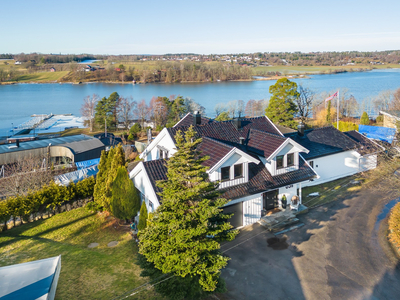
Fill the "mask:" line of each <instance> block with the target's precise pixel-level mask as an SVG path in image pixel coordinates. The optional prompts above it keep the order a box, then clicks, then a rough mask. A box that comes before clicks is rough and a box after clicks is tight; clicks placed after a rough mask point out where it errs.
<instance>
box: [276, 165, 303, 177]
mask: <svg viewBox="0 0 400 300" xmlns="http://www.w3.org/2000/svg"><path fill="white" fill-rule="evenodd" d="M298 169H299V166H298V165H293V166H289V167H284V168H279V169H276V170H275V173H274V176H276V175H282V174H286V173H289V172H293V171H296V170H298Z"/></svg>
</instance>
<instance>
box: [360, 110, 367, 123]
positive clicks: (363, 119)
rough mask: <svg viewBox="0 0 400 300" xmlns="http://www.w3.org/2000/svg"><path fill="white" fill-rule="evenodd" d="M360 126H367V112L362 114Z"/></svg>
mask: <svg viewBox="0 0 400 300" xmlns="http://www.w3.org/2000/svg"><path fill="white" fill-rule="evenodd" d="M360 124H361V125H369V117H368V114H367V112H365V111H364V112H363V114H362V116H361V119H360Z"/></svg>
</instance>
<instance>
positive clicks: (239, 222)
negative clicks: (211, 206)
mask: <svg viewBox="0 0 400 300" xmlns="http://www.w3.org/2000/svg"><path fill="white" fill-rule="evenodd" d="M223 210H224V214H233V216H232V217H231V218H230V219H228V221H229V222H230V223H231V225H232V226H233V227H241V226H243V202H239V203H236V204H232V205H228V206H225V207H224V208H223Z"/></svg>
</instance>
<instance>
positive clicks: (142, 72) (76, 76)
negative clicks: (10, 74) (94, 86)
mask: <svg viewBox="0 0 400 300" xmlns="http://www.w3.org/2000/svg"><path fill="white" fill-rule="evenodd" d="M251 78H252V70H251V68H249V67H247V66H240V65H232V64H228V63H222V62H216V63H212V64H206V63H201V62H158V63H157V64H156V67H155V68H148V67H147V66H143V68H141V69H139V68H135V67H133V66H129V67H125V66H124V65H119V66H116V65H108V66H107V67H106V68H98V69H95V70H93V71H90V72H87V71H85V70H84V68H75V70H74V71H73V72H71V74H70V75H69V76H67V77H65V78H64V79H63V80H64V81H112V82H118V81H119V82H126V81H133V80H134V81H136V82H142V83H150V82H165V83H175V82H191V81H195V82H213V81H227V80H243V79H251Z"/></svg>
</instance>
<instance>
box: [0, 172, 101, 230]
mask: <svg viewBox="0 0 400 300" xmlns="http://www.w3.org/2000/svg"><path fill="white" fill-rule="evenodd" d="M95 182H96V181H95V179H94V177H93V176H92V177H89V178H86V179H84V180H82V181H80V182H78V183H77V184H74V183H71V184H70V185H68V186H62V185H57V184H55V183H54V182H52V183H50V184H48V185H45V186H43V187H42V188H41V189H40V190H38V191H36V192H31V193H28V194H27V195H26V196H16V197H9V198H7V199H5V200H3V201H1V202H0V224H6V222H8V221H9V220H10V218H13V220H14V222H15V219H16V218H18V217H19V218H20V219H21V220H24V221H29V219H30V217H31V216H32V215H34V214H36V213H41V214H43V213H45V212H47V211H48V210H49V209H52V210H54V209H56V208H57V207H60V206H61V205H62V204H63V203H66V202H74V201H76V200H79V199H84V198H88V197H91V196H93V189H94V185H95Z"/></svg>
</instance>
